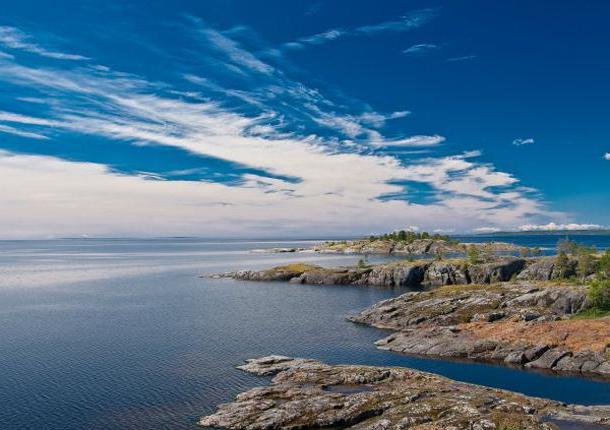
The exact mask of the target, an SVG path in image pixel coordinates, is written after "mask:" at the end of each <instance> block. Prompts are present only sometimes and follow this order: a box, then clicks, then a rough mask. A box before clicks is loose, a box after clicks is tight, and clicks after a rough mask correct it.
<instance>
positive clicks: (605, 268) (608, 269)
mask: <svg viewBox="0 0 610 430" xmlns="http://www.w3.org/2000/svg"><path fill="white" fill-rule="evenodd" d="M598 270H599V274H600V276H601V277H602V278H609V279H610V249H608V250H606V252H604V254H603V255H602V258H600V259H599V269H598Z"/></svg>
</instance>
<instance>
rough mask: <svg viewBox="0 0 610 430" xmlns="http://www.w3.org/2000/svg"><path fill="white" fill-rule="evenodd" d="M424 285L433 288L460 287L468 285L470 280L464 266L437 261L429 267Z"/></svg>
mask: <svg viewBox="0 0 610 430" xmlns="http://www.w3.org/2000/svg"><path fill="white" fill-rule="evenodd" d="M422 283H423V284H424V285H431V286H441V285H460V284H468V283H470V280H469V278H468V275H467V272H466V268H465V267H463V266H462V265H459V264H456V263H452V262H444V261H435V262H433V263H431V264H430V265H429V266H428V268H427V270H426V273H425V275H424V279H423V282H422Z"/></svg>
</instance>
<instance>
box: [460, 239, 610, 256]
mask: <svg viewBox="0 0 610 430" xmlns="http://www.w3.org/2000/svg"><path fill="white" fill-rule="evenodd" d="M456 238H457V239H459V240H460V241H464V242H490V241H496V242H511V243H515V244H517V245H520V246H527V247H530V248H536V247H538V248H540V250H541V251H542V252H543V254H545V255H553V254H556V249H557V242H558V241H559V240H560V239H565V238H568V239H570V240H573V241H574V242H576V243H578V244H580V245H584V246H595V247H596V248H597V249H598V250H600V251H602V250H605V249H609V248H610V235H592V234H591V235H587V234H569V235H552V234H549V235H542V234H523V235H514V236H478V235H477V236H456Z"/></svg>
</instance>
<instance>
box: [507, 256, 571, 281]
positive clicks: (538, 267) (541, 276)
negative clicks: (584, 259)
mask: <svg viewBox="0 0 610 430" xmlns="http://www.w3.org/2000/svg"><path fill="white" fill-rule="evenodd" d="M555 260H556V257H539V258H531V259H528V260H527V264H526V267H525V268H524V269H523V270H522V271H521V272H520V273H519V275H517V279H518V280H527V281H549V280H551V279H559V278H560V274H559V273H558V272H557V270H555ZM577 265H578V261H577V260H575V259H573V258H572V259H569V260H568V268H567V273H564V274H563V275H564V276H575V275H576V266H577Z"/></svg>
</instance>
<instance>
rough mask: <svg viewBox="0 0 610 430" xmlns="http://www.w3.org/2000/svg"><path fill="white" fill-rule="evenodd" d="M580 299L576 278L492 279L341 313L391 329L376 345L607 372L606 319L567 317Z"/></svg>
mask: <svg viewBox="0 0 610 430" xmlns="http://www.w3.org/2000/svg"><path fill="white" fill-rule="evenodd" d="M587 307H588V302H587V294H586V288H585V287H584V286H566V285H546V286H536V285H532V284H495V285H490V286H469V287H444V288H440V289H437V290H434V291H429V292H413V293H407V294H403V295H401V296H399V297H397V298H394V299H390V300H386V301H383V302H380V303H378V304H376V305H374V306H372V307H371V308H369V309H366V310H364V311H362V312H361V313H359V314H358V315H355V316H352V317H349V319H350V320H351V321H353V322H356V323H361V324H367V325H371V326H374V327H378V328H384V329H391V330H395V331H396V333H394V334H392V335H390V336H388V337H386V338H384V339H382V340H380V341H378V342H376V345H377V346H378V347H379V348H381V349H386V350H391V351H396V352H401V353H405V354H412V355H422V356H431V357H439V358H450V359H468V360H476V361H487V362H497V363H502V364H506V365H511V366H522V367H526V368H532V369H544V370H551V371H554V372H562V373H564V372H565V373H574V374H584V375H588V376H594V377H599V378H610V319H608V318H600V319H596V320H574V319H569V318H570V317H571V316H573V315H574V314H577V313H578V312H581V311H583V310H586V309H587Z"/></svg>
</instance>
